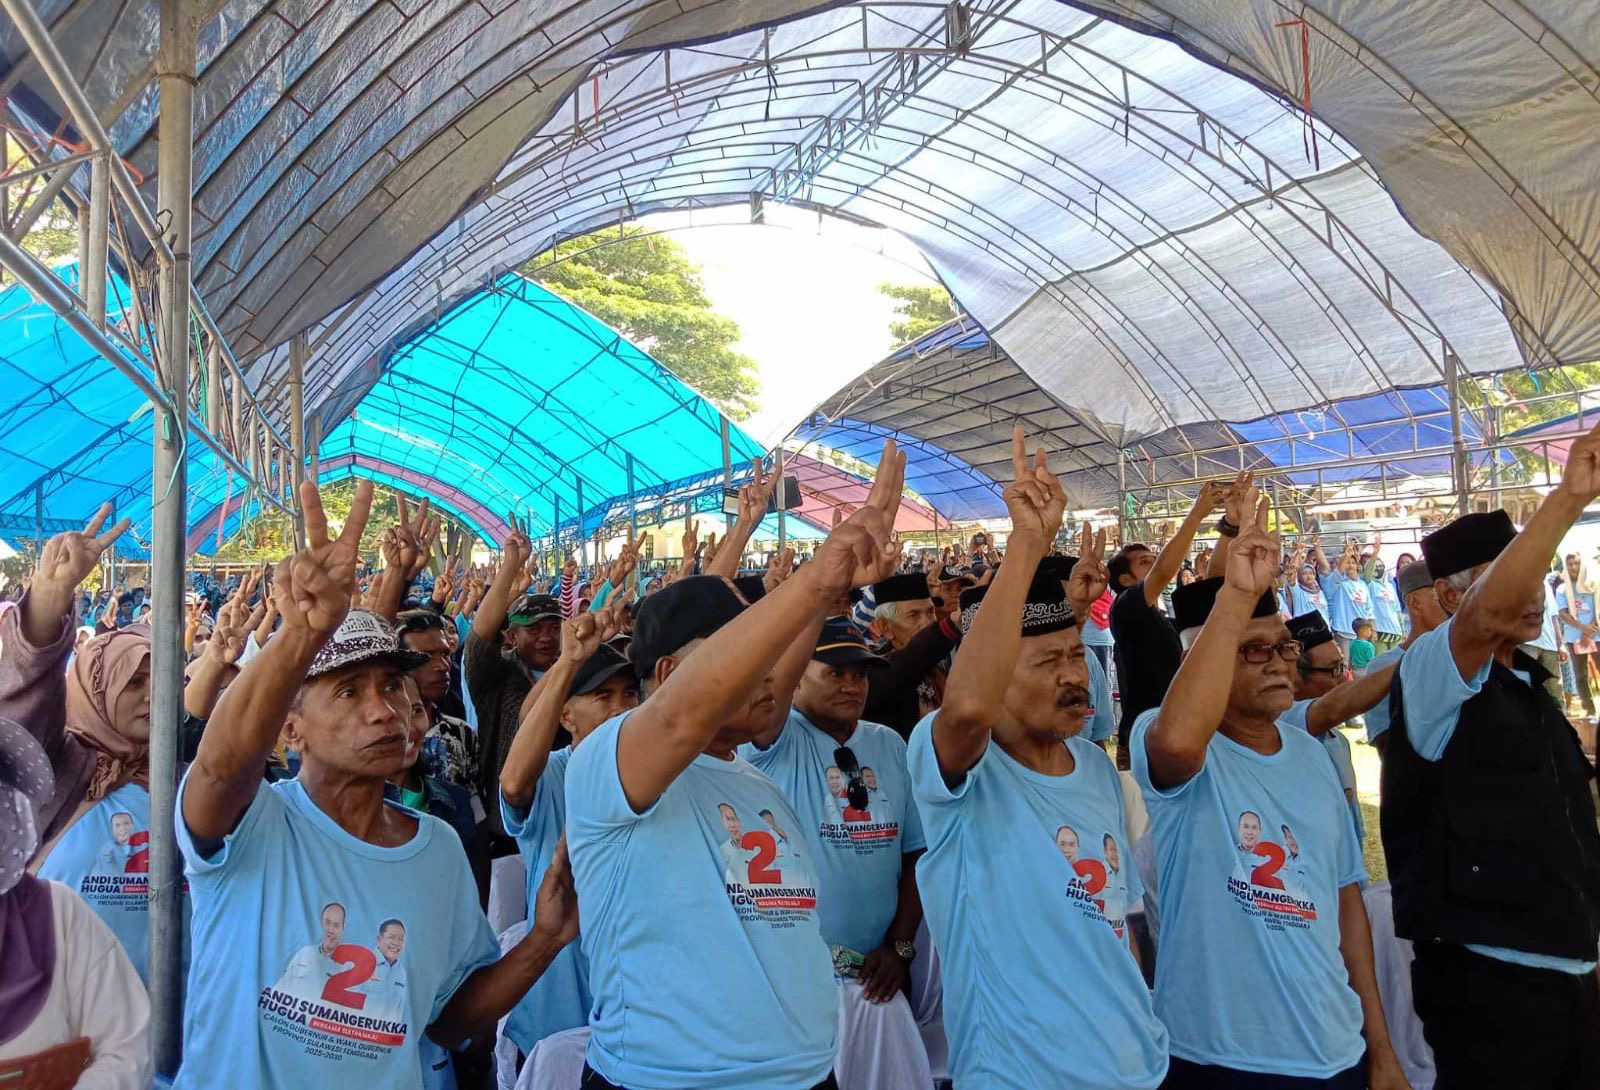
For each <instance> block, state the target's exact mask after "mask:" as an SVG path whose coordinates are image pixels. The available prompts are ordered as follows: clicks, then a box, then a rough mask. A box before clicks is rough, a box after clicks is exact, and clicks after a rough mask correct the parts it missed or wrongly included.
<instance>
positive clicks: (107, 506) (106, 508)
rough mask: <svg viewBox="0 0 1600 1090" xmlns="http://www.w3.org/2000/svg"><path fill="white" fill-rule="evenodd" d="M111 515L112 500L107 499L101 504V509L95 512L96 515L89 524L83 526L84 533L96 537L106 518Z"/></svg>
mask: <svg viewBox="0 0 1600 1090" xmlns="http://www.w3.org/2000/svg"><path fill="white" fill-rule="evenodd" d="M110 517H111V501H110V500H107V501H106V502H105V503H102V504H101V505H100V510H98V511H96V512H95V513H94V517H93V518H92V519H90V520H89V524H88V525H87V526H85V527H84V528H83V532H84V534H85V535H86V536H88V537H94V536H95V535H96V534H98V533H99V532H100V527H102V526H104V525H105V524H106V519H108V518H110Z"/></svg>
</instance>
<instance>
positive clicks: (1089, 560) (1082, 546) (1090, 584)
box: [1067, 520, 1111, 624]
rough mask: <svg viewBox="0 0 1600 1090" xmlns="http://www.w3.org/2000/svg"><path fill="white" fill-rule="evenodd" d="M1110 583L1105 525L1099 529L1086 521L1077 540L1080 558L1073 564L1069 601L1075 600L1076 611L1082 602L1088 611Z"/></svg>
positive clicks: (1069, 581) (1084, 608)
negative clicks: (1081, 535)
mask: <svg viewBox="0 0 1600 1090" xmlns="http://www.w3.org/2000/svg"><path fill="white" fill-rule="evenodd" d="M1110 585H1111V572H1110V570H1109V569H1107V567H1106V529H1105V527H1104V526H1102V527H1101V528H1100V529H1099V530H1098V531H1097V530H1095V528H1094V526H1093V524H1092V523H1090V522H1089V521H1088V520H1085V521H1084V524H1083V537H1082V539H1081V540H1080V542H1079V543H1078V562H1077V563H1076V564H1075V565H1073V568H1072V575H1071V576H1070V577H1068V579H1067V601H1069V602H1071V603H1072V609H1073V612H1074V613H1077V612H1078V611H1079V608H1080V606H1081V607H1082V609H1083V610H1084V611H1085V613H1086V612H1087V610H1088V608H1089V606H1091V605H1093V604H1094V603H1095V602H1096V601H1098V600H1099V598H1100V596H1101V595H1102V594H1104V593H1105V592H1106V588H1107V587H1109V586H1110ZM1078 623H1079V624H1082V623H1083V614H1081V613H1080V614H1079V617H1078Z"/></svg>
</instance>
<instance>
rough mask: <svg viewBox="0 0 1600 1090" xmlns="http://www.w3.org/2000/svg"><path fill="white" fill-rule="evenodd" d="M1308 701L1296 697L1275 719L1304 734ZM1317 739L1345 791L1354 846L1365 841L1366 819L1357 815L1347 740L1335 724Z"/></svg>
mask: <svg viewBox="0 0 1600 1090" xmlns="http://www.w3.org/2000/svg"><path fill="white" fill-rule="evenodd" d="M1311 704H1312V701H1310V700H1296V701H1295V702H1294V703H1293V704H1291V705H1290V706H1289V710H1288V711H1286V712H1284V713H1283V714H1282V715H1280V716H1279V717H1278V722H1280V723H1282V724H1284V725H1285V726H1290V727H1293V728H1295V729H1296V730H1301V731H1305V732H1306V733H1307V734H1308V735H1309V734H1310V733H1311V731H1310V728H1308V727H1307V726H1306V716H1307V715H1308V714H1309V713H1310V711H1311ZM1316 740H1317V742H1318V743H1319V744H1320V745H1321V746H1322V750H1323V752H1324V753H1326V754H1327V755H1328V760H1329V761H1330V762H1332V764H1333V771H1334V774H1335V775H1337V776H1338V777H1339V788H1340V790H1342V791H1346V792H1349V793H1348V794H1346V795H1345V797H1344V798H1345V803H1346V807H1347V809H1348V810H1349V811H1350V820H1351V822H1352V824H1354V826H1355V830H1356V844H1357V846H1359V845H1361V844H1365V843H1366V840H1367V822H1366V819H1365V818H1363V817H1362V816H1361V802H1360V800H1359V799H1358V798H1356V795H1355V790H1356V764H1355V760H1354V758H1352V757H1351V755H1350V740H1349V739H1348V738H1346V737H1345V736H1344V732H1343V731H1341V730H1340V729H1339V728H1338V727H1332V728H1330V729H1329V730H1327V731H1325V732H1324V733H1323V734H1321V735H1318V736H1317V738H1316Z"/></svg>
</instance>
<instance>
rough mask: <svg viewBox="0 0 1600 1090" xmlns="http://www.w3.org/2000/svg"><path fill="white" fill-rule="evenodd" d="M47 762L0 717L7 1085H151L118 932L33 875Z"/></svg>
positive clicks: (3, 1076) (0, 1077) (49, 778)
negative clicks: (29, 867)
mask: <svg viewBox="0 0 1600 1090" xmlns="http://www.w3.org/2000/svg"><path fill="white" fill-rule="evenodd" d="M54 796H55V777H54V776H53V775H52V774H51V772H50V760H49V758H48V757H46V755H45V752H44V749H43V748H42V747H41V746H40V745H39V743H38V742H36V741H34V739H33V738H32V737H30V736H29V734H28V732H27V731H26V730H24V729H23V728H22V727H20V726H18V725H17V724H16V723H13V722H11V721H10V720H6V719H0V965H3V966H4V967H5V968H4V978H3V979H4V987H0V1083H3V1084H5V1085H8V1086H10V1085H15V1086H21V1087H28V1088H30V1090H68V1088H69V1087H78V1088H79V1090H126V1088H130V1087H133V1088H137V1087H145V1086H149V1085H150V1078H151V1062H150V1042H149V1034H150V1001H149V999H148V998H147V997H146V996H145V991H144V985H142V984H141V983H140V982H139V977H138V975H137V974H136V973H135V972H134V971H133V965H132V964H131V963H130V962H129V961H128V955H127V954H125V953H124V952H123V950H122V948H121V946H119V945H118V943H117V939H116V936H115V935H113V934H112V933H111V931H110V929H108V928H107V927H106V925H105V924H104V923H103V922H101V920H100V919H99V917H97V916H96V915H95V914H94V913H93V912H91V911H90V910H89V908H88V906H87V905H85V904H84V903H83V901H82V900H81V899H80V898H79V897H78V895H77V894H76V893H74V892H72V890H70V889H68V888H67V887H66V886H64V885H61V884H60V883H59V882H47V881H42V880H40V879H38V878H35V877H34V876H33V875H31V874H29V873H27V869H26V868H27V861H28V858H29V857H30V856H31V855H32V854H33V852H34V850H35V849H36V848H37V847H38V845H39V823H38V822H37V821H36V820H35V815H36V812H37V811H38V810H39V809H41V808H43V807H45V806H47V805H49V803H50V802H51V800H52V799H53V798H54Z"/></svg>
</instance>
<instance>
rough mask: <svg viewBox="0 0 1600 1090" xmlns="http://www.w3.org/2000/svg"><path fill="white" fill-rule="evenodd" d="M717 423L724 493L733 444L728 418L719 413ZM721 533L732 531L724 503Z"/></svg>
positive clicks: (730, 479) (730, 478)
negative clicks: (729, 432)
mask: <svg viewBox="0 0 1600 1090" xmlns="http://www.w3.org/2000/svg"><path fill="white" fill-rule="evenodd" d="M717 424H718V425H719V429H718V430H719V431H720V432H721V434H722V488H723V491H724V493H726V491H727V490H728V489H729V488H730V487H731V486H732V485H733V444H732V442H731V441H730V437H729V435H728V418H727V417H726V416H722V415H720V414H719V415H718V417H717ZM628 487H629V489H630V490H631V489H632V487H633V486H632V484H630V485H629V486H628ZM722 533H723V536H724V537H726V536H727V535H728V534H731V533H733V516H732V515H730V514H728V509H727V507H726V506H725V505H724V506H723V509H722Z"/></svg>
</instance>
